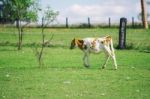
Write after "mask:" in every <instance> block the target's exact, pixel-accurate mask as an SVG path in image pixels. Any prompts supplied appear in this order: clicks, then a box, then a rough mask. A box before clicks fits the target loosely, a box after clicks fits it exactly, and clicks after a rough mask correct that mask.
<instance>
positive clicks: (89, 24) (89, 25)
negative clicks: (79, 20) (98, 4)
mask: <svg viewBox="0 0 150 99" xmlns="http://www.w3.org/2000/svg"><path fill="white" fill-rule="evenodd" d="M88 27H89V28H90V27H91V23H90V18H89V17H88Z"/></svg>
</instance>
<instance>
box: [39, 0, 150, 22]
mask: <svg viewBox="0 0 150 99" xmlns="http://www.w3.org/2000/svg"><path fill="white" fill-rule="evenodd" d="M147 1H150V0H147ZM40 4H41V7H42V9H44V8H46V7H47V6H50V7H51V8H52V9H54V10H56V11H59V16H58V18H57V20H58V23H60V24H62V23H65V18H66V17H68V18H69V22H70V23H84V22H87V17H90V18H91V21H92V22H93V23H99V22H105V21H106V22H107V21H108V18H109V17H111V18H112V20H115V21H118V20H119V19H120V17H126V18H128V20H131V18H132V17H135V18H137V15H138V14H139V13H140V11H141V7H140V0H40ZM149 6H150V5H149ZM147 11H148V12H149V13H150V7H148V6H147ZM40 16H41V15H40ZM136 20H137V19H136Z"/></svg>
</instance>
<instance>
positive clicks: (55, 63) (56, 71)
mask: <svg viewBox="0 0 150 99" xmlns="http://www.w3.org/2000/svg"><path fill="white" fill-rule="evenodd" d="M14 31H16V30H15V29H13V28H11V29H7V28H1V31H0V42H1V44H4V45H1V46H0V99H112V98H114V99H149V97H150V87H149V86H150V73H149V72H150V61H149V60H150V54H149V53H145V52H144V51H143V50H149V49H148V47H149V41H150V37H149V35H150V34H149V33H150V30H142V29H137V30H132V29H131V30H128V37H127V41H128V43H133V45H134V46H133V48H134V49H138V50H116V57H117V62H118V70H113V66H112V61H109V63H108V65H107V67H106V69H104V70H102V69H100V68H101V67H102V64H103V61H104V54H103V53H101V54H99V55H91V60H90V61H91V67H90V68H89V69H87V68H85V67H84V66H83V63H82V54H83V53H82V52H81V51H80V50H79V49H75V50H70V49H69V44H70V40H71V39H72V38H73V37H79V38H82V37H87V36H99V35H106V34H107V33H108V34H110V35H112V36H113V38H114V42H115V45H117V37H118V34H117V33H118V30H117V29H47V30H46V37H47V39H48V38H50V36H51V33H54V38H53V40H52V43H53V47H46V48H45V49H44V57H43V59H44V63H45V65H44V67H43V68H38V63H37V60H36V57H35V55H34V53H33V50H32V46H27V45H28V44H29V43H33V42H37V43H39V42H40V40H41V38H40V29H33V30H32V29H26V34H24V47H23V50H21V51H17V50H16V49H17V48H16V46H15V43H16V39H17V36H16V35H15V33H14ZM16 32H17V31H16ZM110 32H111V33H110ZM132 41H133V42H132ZM6 43H7V44H6ZM12 43H14V45H13V44H12ZM138 44H139V45H138ZM136 46H137V48H136ZM147 46H148V47H147Z"/></svg>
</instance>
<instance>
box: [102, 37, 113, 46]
mask: <svg viewBox="0 0 150 99" xmlns="http://www.w3.org/2000/svg"><path fill="white" fill-rule="evenodd" d="M111 40H112V37H111V36H106V37H105V39H104V40H103V41H101V43H102V44H104V45H108V44H110V42H111Z"/></svg>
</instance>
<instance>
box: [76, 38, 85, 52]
mask: <svg viewBox="0 0 150 99" xmlns="http://www.w3.org/2000/svg"><path fill="white" fill-rule="evenodd" d="M75 43H76V44H77V45H78V47H79V48H80V49H81V50H83V49H84V41H83V40H79V39H77V40H75Z"/></svg>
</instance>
